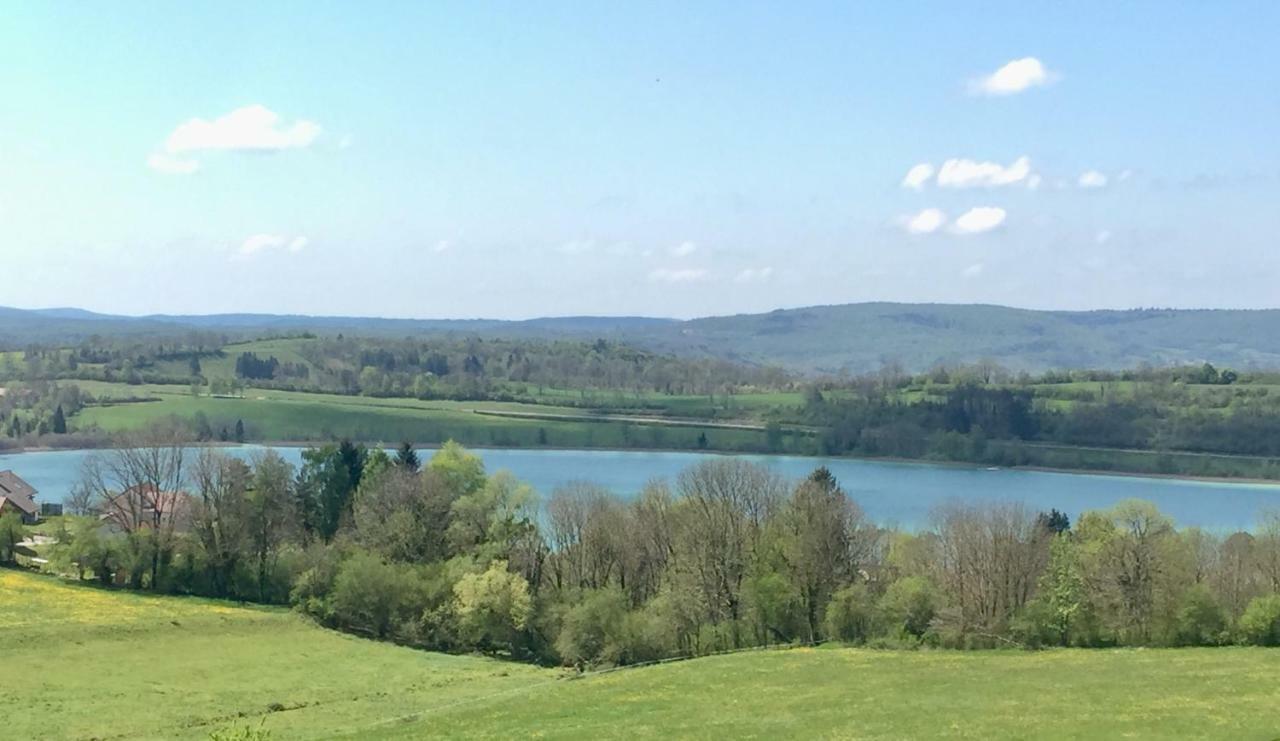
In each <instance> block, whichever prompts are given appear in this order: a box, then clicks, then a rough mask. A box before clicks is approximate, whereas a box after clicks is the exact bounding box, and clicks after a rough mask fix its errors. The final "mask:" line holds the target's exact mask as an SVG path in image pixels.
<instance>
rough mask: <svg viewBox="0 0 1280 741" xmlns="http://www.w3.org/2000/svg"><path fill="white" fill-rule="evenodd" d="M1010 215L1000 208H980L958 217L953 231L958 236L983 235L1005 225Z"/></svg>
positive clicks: (953, 225)
mask: <svg viewBox="0 0 1280 741" xmlns="http://www.w3.org/2000/svg"><path fill="white" fill-rule="evenodd" d="M1006 216H1008V214H1007V213H1006V212H1005V210H1004V209H1003V208H1000V207H998V206H979V207H978V208H971V209H969V210H968V211H965V212H964V213H963V214H960V216H958V217H956V220H955V223H954V224H952V225H951V231H953V232H955V233H956V234H982V233H984V232H989V231H991V230H992V229H995V228H997V227H999V226H1001V225H1003V224H1004V220H1005V217H1006Z"/></svg>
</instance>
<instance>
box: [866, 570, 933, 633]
mask: <svg viewBox="0 0 1280 741" xmlns="http://www.w3.org/2000/svg"><path fill="white" fill-rule="evenodd" d="M942 604H943V601H942V596H941V595H940V594H939V593H938V588H937V587H935V586H934V585H933V582H931V581H929V580H928V579H926V578H924V577H923V576H908V577H906V578H904V579H899V580H898V581H895V582H894V583H892V584H890V585H889V588H888V589H887V590H885V593H884V596H883V597H881V598H880V613H881V615H883V617H884V620H885V622H886V624H888V625H890V626H893V627H894V628H896V629H897V630H899V631H901V632H902V633H904V634H906V635H910V636H914V637H917V638H919V637H921V636H923V635H924V634H925V631H927V630H928V629H929V624H930V623H931V622H933V617H934V615H936V614H937V613H938V610H939V609H940V608H941V607H942Z"/></svg>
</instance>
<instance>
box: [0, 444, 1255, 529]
mask: <svg viewBox="0 0 1280 741" xmlns="http://www.w3.org/2000/svg"><path fill="white" fill-rule="evenodd" d="M259 449H260V448H257V447H256V446H241V447H233V448H228V449H227V451H228V452H229V453H231V454H232V455H236V456H243V457H247V456H249V455H250V454H252V453H253V452H254V451H255V450H259ZM279 450H280V453H281V455H283V456H284V457H285V458H286V459H288V460H290V461H291V462H293V463H294V464H299V463H300V462H301V454H302V451H301V450H300V449H298V448H280V449H279ZM476 452H477V453H478V454H479V455H480V456H481V457H482V458H483V459H484V462H485V465H486V466H487V467H488V469H489V470H491V471H496V470H501V469H506V470H508V471H511V472H512V473H513V474H515V475H516V476H517V477H519V478H520V479H522V480H524V481H527V482H529V483H530V484H532V485H533V486H534V488H536V489H537V490H538V491H539V492H541V493H543V494H547V493H550V492H551V491H552V490H553V489H554V488H555V487H557V486H559V485H561V484H564V483H566V482H569V481H574V480H587V481H593V482H595V483H598V484H601V485H603V486H605V487H608V488H609V489H612V490H613V491H615V492H616V493H618V494H620V495H624V496H626V495H632V494H635V493H636V492H638V491H639V490H640V489H641V488H642V487H643V486H644V485H645V483H646V482H647V481H649V480H651V479H654V478H665V479H668V480H673V479H674V478H675V477H676V475H677V474H679V472H680V471H681V470H682V469H684V468H686V467H687V466H689V465H691V464H693V463H696V462H698V461H699V460H702V459H704V458H708V457H712V456H715V455H716V454H713V453H664V452H643V451H606V450H530V449H522V450H506V449H487V450H486V449H482V450H477V451H476ZM88 454H89V451H80V450H66V451H49V452H35V453H18V454H0V470H5V469H13V470H14V471H15V472H17V473H18V475H20V476H22V477H23V478H24V479H26V480H27V481H29V482H30V483H31V485H32V486H34V487H36V488H37V489H38V490H39V491H40V496H39V500H40V501H46V502H57V501H61V500H62V499H63V497H65V496H66V495H67V493H68V492H69V491H70V490H71V487H72V486H73V485H74V484H75V482H76V479H77V478H78V475H79V466H80V462H81V461H82V460H83V459H84V457H85V456H86V455H88ZM421 455H422V456H423V457H424V458H425V457H427V456H429V455H430V451H427V450H423V451H421ZM740 457H742V458H744V459H746V460H750V461H753V462H756V463H761V464H764V465H766V466H768V467H770V468H772V469H773V470H774V471H776V472H778V473H779V474H781V475H782V476H785V477H787V478H789V479H799V478H801V477H803V476H806V475H808V473H809V472H810V471H812V470H813V469H814V468H815V467H817V466H820V465H824V466H826V467H828V468H829V469H831V471H832V473H834V474H835V475H836V478H838V479H839V481H840V483H841V485H842V486H843V487H844V488H845V490H846V491H847V492H849V495H850V496H852V497H853V498H854V499H855V500H856V501H857V502H858V503H859V504H860V505H861V506H862V508H863V509H864V510H865V511H866V512H867V514H868V515H869V516H870V517H872V518H873V519H874V520H875V521H877V522H879V523H881V524H886V525H890V524H894V525H901V526H904V527H919V526H922V525H924V524H926V523H927V521H928V517H929V511H930V509H931V508H932V507H934V506H935V505H937V504H939V503H941V502H945V501H948V500H953V499H962V500H971V501H972V500H982V501H1020V502H1024V503H1026V504H1027V505H1028V506H1029V507H1033V508H1037V509H1044V510H1047V509H1049V508H1050V507H1056V508H1057V509H1059V510H1062V511H1064V512H1066V513H1068V514H1069V515H1071V516H1072V519H1073V520H1074V519H1075V517H1076V516H1078V515H1079V514H1080V513H1081V512H1083V511H1085V510H1090V509H1104V508H1107V507H1110V506H1112V505H1114V504H1115V503H1116V502H1119V501H1120V500H1122V499H1128V498H1131V497H1136V498H1139V499H1147V500H1150V501H1152V502H1154V503H1155V504H1156V505H1157V506H1159V507H1160V509H1161V510H1162V511H1164V512H1166V513H1167V514H1169V515H1171V516H1172V517H1173V518H1174V519H1175V520H1176V521H1177V522H1178V524H1179V525H1184V526H1190V525H1194V526H1199V527H1204V528H1208V529H1213V530H1221V531H1227V530H1234V529H1241V528H1249V527H1251V526H1253V525H1254V523H1256V522H1257V519H1258V516H1259V514H1260V513H1262V512H1263V511H1264V510H1267V509H1280V486H1276V485H1270V484H1244V483H1241V484H1236V483H1222V482H1205V481H1182V480H1175V479H1160V478H1142V477H1132V476H1107V475H1097V474H1074V473H1048V472H1041V471H1016V470H1003V469H1002V470H987V469H982V468H969V467H960V466H939V465H930V464H920V463H892V462H883V461H868V460H854V459H848V458H804V457H792V456H775V455H744V456H740Z"/></svg>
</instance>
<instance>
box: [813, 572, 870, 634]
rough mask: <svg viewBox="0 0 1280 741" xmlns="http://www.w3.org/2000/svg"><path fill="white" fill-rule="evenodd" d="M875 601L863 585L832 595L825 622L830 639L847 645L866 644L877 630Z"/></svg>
mask: <svg viewBox="0 0 1280 741" xmlns="http://www.w3.org/2000/svg"><path fill="white" fill-rule="evenodd" d="M875 619H876V609H875V601H874V600H873V599H872V596H871V593H870V591H869V590H868V589H867V588H866V587H865V586H864V585H862V584H853V585H850V586H847V587H845V588H844V589H841V590H839V591H838V592H836V593H835V594H833V595H831V602H829V603H828V604H827V612H826V617H825V620H824V621H823V626H824V630H825V631H826V634H827V637H828V638H833V639H835V640H838V641H844V642H846V643H866V641H867V639H869V638H870V637H871V635H872V632H873V631H874V629H875Z"/></svg>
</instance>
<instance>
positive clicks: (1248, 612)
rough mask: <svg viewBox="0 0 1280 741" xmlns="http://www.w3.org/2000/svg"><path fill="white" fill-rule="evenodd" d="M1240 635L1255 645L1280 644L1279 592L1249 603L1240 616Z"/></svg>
mask: <svg viewBox="0 0 1280 741" xmlns="http://www.w3.org/2000/svg"><path fill="white" fill-rule="evenodd" d="M1240 637H1241V639H1242V640H1243V641H1244V642H1245V643H1249V644H1252V645H1255V646H1280V594H1271V595H1267V596H1266V597H1255V598H1254V600H1253V601H1252V602H1250V603H1249V606H1248V607H1246V608H1245V610H1244V614H1243V615H1241V616H1240Z"/></svg>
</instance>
